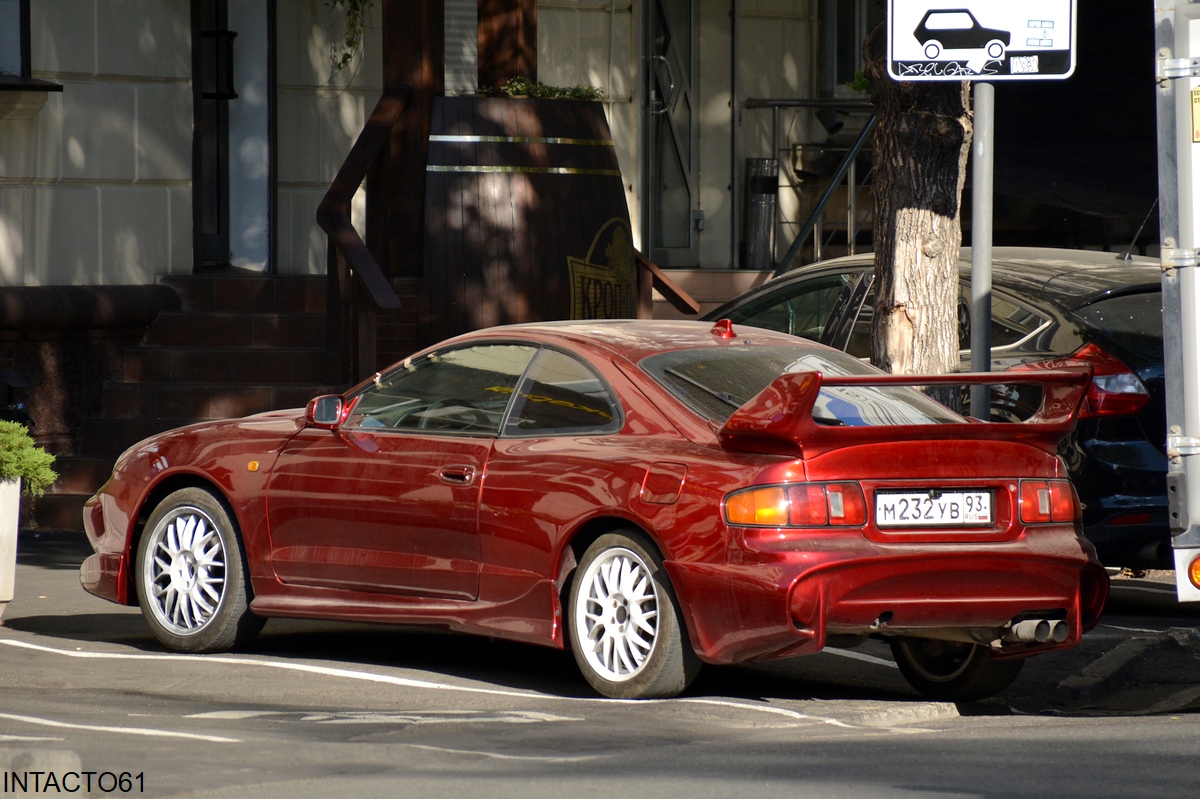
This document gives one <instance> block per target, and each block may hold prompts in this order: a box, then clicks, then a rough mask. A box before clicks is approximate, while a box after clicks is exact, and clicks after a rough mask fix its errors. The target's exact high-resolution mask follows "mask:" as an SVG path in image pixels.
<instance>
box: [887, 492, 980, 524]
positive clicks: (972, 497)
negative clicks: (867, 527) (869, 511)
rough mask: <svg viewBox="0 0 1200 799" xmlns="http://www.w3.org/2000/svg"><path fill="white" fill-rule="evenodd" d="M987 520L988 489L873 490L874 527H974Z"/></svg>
mask: <svg viewBox="0 0 1200 799" xmlns="http://www.w3.org/2000/svg"><path fill="white" fill-rule="evenodd" d="M991 523H992V493H991V492H990V491H888V492H877V493H876V494H875V525H876V526H877V527H977V526H980V525H988V524H991Z"/></svg>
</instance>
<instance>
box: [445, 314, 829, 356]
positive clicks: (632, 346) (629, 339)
mask: <svg viewBox="0 0 1200 799" xmlns="http://www.w3.org/2000/svg"><path fill="white" fill-rule="evenodd" d="M716 331H717V326H716V325H714V324H713V323H712V322H698V321H692V320H679V321H665V320H653V319H599V320H584V321H559V322H530V323H526V324H520V325H503V326H500V327H492V328H487V329H484V330H477V331H474V332H471V333H466V334H464V335H462V336H458V337H456V338H453V339H450V340H449V341H448V342H445V343H446V344H458V343H468V342H471V341H476V340H482V339H487V340H492V341H495V340H502V339H510V340H511V339H522V340H530V341H539V342H543V343H546V344H559V345H573V346H575V347H585V348H589V349H592V350H604V351H607V352H609V353H611V354H613V355H625V356H626V357H628V358H629V359H630V360H633V361H638V360H640V359H641V358H643V357H645V356H647V355H652V354H654V353H658V352H663V351H666V350H676V349H691V348H695V347H720V346H730V345H731V344H738V345H743V346H744V345H746V344H749V343H754V344H758V345H777V346H778V345H783V346H789V347H797V346H798V347H805V348H812V349H826V348H825V347H824V346H822V345H820V344H816V343H814V342H810V341H806V340H802V339H798V338H796V337H795V336H789V335H787V334H785V333H776V332H774V331H770V330H763V329H762V328H757V327H749V326H746V325H734V326H733V333H734V336H733V337H732V338H727V337H723V336H721V335H718V333H717V332H716ZM441 346H442V345H440V344H439V345H438V347H441Z"/></svg>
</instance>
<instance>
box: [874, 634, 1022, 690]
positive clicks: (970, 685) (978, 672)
mask: <svg viewBox="0 0 1200 799" xmlns="http://www.w3.org/2000/svg"><path fill="white" fill-rule="evenodd" d="M888 643H890V644H891V647H892V657H894V658H895V659H896V665H897V666H899V667H900V673H901V674H903V675H904V679H906V680H908V683H909V685H911V686H912V687H913V688H916V689H917V691H919V692H920V693H921V694H923V695H925V696H927V697H929V698H930V699H938V700H942V701H946V702H971V701H975V700H978V699H987V698H988V697H990V696H995V695H996V694H998V693H1000V692H1001V691H1003V690H1004V689H1005V688H1007V687H1008V686H1009V685H1011V684H1012V681H1013V680H1015V679H1016V678H1017V674H1018V673H1019V672H1020V671H1021V667H1022V666H1024V665H1025V661H1024V660H993V659H992V658H991V656H990V655H988V652H987V648H986V647H983V646H980V645H979V644H967V643H959V642H957V641H936V640H933V639H929V638H893V639H891V640H890V641H889V642H888Z"/></svg>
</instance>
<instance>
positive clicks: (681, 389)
mask: <svg viewBox="0 0 1200 799" xmlns="http://www.w3.org/2000/svg"><path fill="white" fill-rule="evenodd" d="M641 367H642V369H643V370H644V371H646V372H647V373H648V374H650V375H651V376H652V377H654V378H655V380H657V381H658V382H659V383H660V384H661V385H662V386H663V387H664V388H665V389H666V390H667V391H669V392H671V393H672V394H673V395H675V396H676V397H678V398H679V399H680V400H681V401H682V402H684V403H685V404H686V405H688V406H689V407H690V408H692V409H693V410H695V411H696V412H697V413H699V414H700V415H701V416H703V417H705V418H706V419H709V420H711V421H713V422H717V423H721V422H724V421H725V420H726V419H728V418H729V417H730V415H732V414H733V412H734V411H735V410H737V409H738V408H740V407H741V406H742V405H745V404H746V403H747V402H748V401H750V400H751V399H752V398H753V397H754V396H755V395H756V394H758V393H759V392H760V391H762V390H763V389H764V388H766V387H767V386H769V385H770V384H771V383H772V382H773V381H774V380H775V378H777V377H779V376H780V375H782V374H787V373H792V372H821V373H822V374H824V375H826V376H830V377H831V376H834V375H876V374H879V373H880V372H879V371H878V370H877V369H875V368H873V367H871V366H868V365H866V364H864V363H862V362H861V361H859V360H858V359H857V358H854V357H851V356H849V355H846V354H845V353H841V352H836V351H832V350H829V351H826V350H814V349H809V348H806V347H745V346H743V347H723V348H711V347H705V348H700V349H691V350H676V351H673V352H664V353H660V354H658V355H652V356H650V357H648V358H645V359H643V360H642V362H641ZM813 418H814V419H815V420H816V421H818V422H822V423H824V424H831V425H848V426H855V427H858V426H865V425H905V424H947V423H954V422H961V421H963V419H962V417H960V416H958V415H957V414H955V413H954V412H953V411H951V410H950V409H948V408H946V407H945V406H943V405H941V404H939V403H937V402H935V401H933V400H931V399H930V398H929V397H926V396H925V395H924V394H922V393H920V392H919V391H915V390H913V389H911V388H907V387H904V386H887V387H883V386H836V387H828V386H826V387H824V388H822V389H821V393H820V396H819V397H818V398H817V402H816V405H815V407H814V408H813Z"/></svg>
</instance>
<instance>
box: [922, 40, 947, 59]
mask: <svg viewBox="0 0 1200 799" xmlns="http://www.w3.org/2000/svg"><path fill="white" fill-rule="evenodd" d="M921 49H922V50H923V51H924V53H925V57H926V58H928V59H931V60H932V59H934V58H937V57H938V56H940V55H941V54H942V44H941V42H939V41H937V40H935V39H931V40H929V41H927V42H925V44H924V45H923V46H922V48H921Z"/></svg>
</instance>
